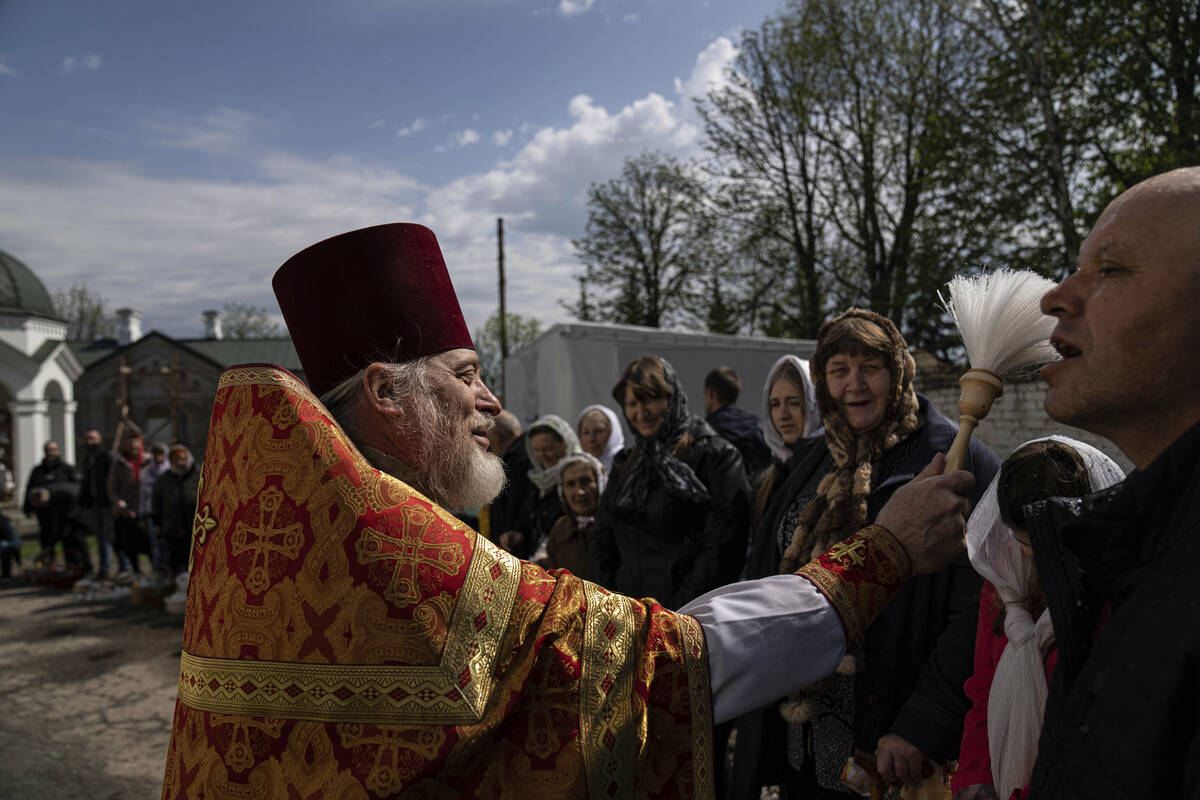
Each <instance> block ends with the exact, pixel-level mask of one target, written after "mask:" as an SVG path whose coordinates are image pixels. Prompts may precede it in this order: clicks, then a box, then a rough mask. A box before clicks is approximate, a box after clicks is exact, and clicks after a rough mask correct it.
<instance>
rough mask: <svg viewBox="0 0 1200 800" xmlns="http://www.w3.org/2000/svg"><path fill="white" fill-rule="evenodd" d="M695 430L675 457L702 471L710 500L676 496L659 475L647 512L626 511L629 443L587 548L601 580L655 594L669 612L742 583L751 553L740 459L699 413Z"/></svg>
mask: <svg viewBox="0 0 1200 800" xmlns="http://www.w3.org/2000/svg"><path fill="white" fill-rule="evenodd" d="M691 430H692V433H693V437H694V439H693V441H692V443H691V446H690V447H689V448H688V451H687V452H686V453H680V454H678V455H677V457H678V458H679V459H680V460H681V461H683V462H684V463H686V464H687V465H688V466H690V467H691V468H692V471H693V472H695V473H696V477H697V478H699V479H700V482H701V483H703V484H704V486H705V487H706V488H707V489H708V491H709V494H710V495H711V496H712V499H711V502H710V503H709V504H706V505H699V504H695V503H690V502H687V501H685V500H680V499H678V498H674V497H671V496H669V495H668V494H667V491H666V489H665V488H664V487H663V485H662V484H661V483H660V482H659V479H658V476H657V475H653V476H652V477H651V482H650V491H649V494H648V496H647V498H646V507H645V509H644V510H643V511H642V512H641V513H640V514H633V515H626V514H622V513H621V512H619V511H618V510H617V508H616V501H617V496H618V495H619V494H620V493H621V487H622V485H623V484H624V482H625V481H624V479H625V474H624V473H625V467H626V465H627V464H628V463H631V462H630V461H629V460H630V458H632V456H633V453H634V450H633V449H632V448H626V449H625V450H622V451H621V452H620V453H618V454H617V457H616V458H615V459H614V460H613V468H612V473H611V478H610V480H609V482H608V486H607V487H605V490H604V496H603V497H602V498H601V499H600V510H599V512H598V513H597V517H596V524H595V527H594V528H593V529H592V539H591V542H590V546H589V550H588V557H589V562H590V565H591V574H592V578H593V580H595V581H596V582H597V583H599V584H601V585H602V586H605V587H607V588H609V589H612V590H614V591H617V592H621V593H622V594H627V595H630V596H631V597H653V598H654V599H656V600H658V602H660V603H662V604H663V605H664V606H666V607H667V608H671V609H676V608H679V607H680V606H682V605H683V604H684V603H686V602H688V601H689V600H692V599H694V598H696V597H699V596H700V595H702V594H704V593H705V592H707V591H709V590H710V589H715V588H717V587H718V586H723V585H724V584H726V583H731V582H733V581H736V580H737V578H738V575H739V573H740V572H741V570H742V564H743V563H744V561H745V555H746V527H747V525H748V520H749V516H750V500H749V489H748V488H747V486H746V473H745V472H744V470H743V469H742V457H741V456H740V455H738V451H737V450H736V449H734V447H733V445H731V444H730V443H729V442H727V441H725V440H724V439H722V438H721V437H720V436H718V435H717V434H716V432H715V431H713V429H712V428H710V427H709V426H708V425H707V424H705V423H704V421H703V420H700V419H697V418H693V424H692V426H691Z"/></svg>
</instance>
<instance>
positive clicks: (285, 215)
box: [0, 0, 778, 336]
mask: <svg viewBox="0 0 1200 800" xmlns="http://www.w3.org/2000/svg"><path fill="white" fill-rule="evenodd" d="M777 9H778V0H769V1H767V0H762V1H760V0H722V1H721V2H716V1H715V0H714V1H713V2H700V1H699V0H338V2H332V1H327V2H311V1H310V0H286V1H285V0H250V1H249V2H247V1H246V0H241V2H226V1H225V0H206V2H202V3H196V2H177V1H175V0H154V1H151V0H112V2H103V3H98V2H94V1H84V0H19V1H17V2H14V1H13V0H0V107H2V108H3V109H4V125H2V126H0V249H3V250H6V251H8V252H9V253H11V254H12V255H14V256H16V257H17V258H19V259H21V260H22V261H24V262H25V263H26V264H28V265H29V266H30V267H32V268H33V270H34V271H35V272H36V273H38V275H39V276H40V277H41V278H42V280H43V281H44V282H45V283H46V284H47V286H48V287H49V288H50V289H51V290H53V289H54V288H57V287H60V286H67V285H70V284H72V283H75V282H80V281H82V282H84V283H86V284H87V285H88V286H90V287H91V288H92V289H94V290H96V291H98V292H100V293H101V294H102V295H103V296H104V297H105V298H106V299H107V300H108V301H109V302H110V304H111V305H112V306H113V307H120V306H130V307H133V308H136V309H137V310H139V311H140V312H141V313H142V314H143V328H144V330H150V329H155V328H157V329H158V330H161V331H164V332H166V333H168V334H171V335H176V336H197V335H200V332H201V311H203V310H204V309H207V308H220V307H221V306H222V305H223V304H224V303H226V302H229V301H238V302H249V303H252V304H255V305H260V306H267V307H268V308H270V309H271V311H272V313H276V314H277V307H276V305H275V301H274V297H273V296H272V295H271V292H270V277H271V275H272V274H273V272H274V270H275V269H276V268H277V267H278V266H279V264H281V263H282V262H283V261H284V260H286V259H287V258H288V257H289V256H290V255H291V254H292V253H294V252H296V251H297V250H300V249H301V248H303V247H305V246H307V245H309V244H312V243H313V242H316V241H318V240H320V239H322V238H325V237H326V236H330V235H333V234H337V233H340V232H343V231H346V230H351V229H354V228H358V227H363V226H366V225H374V224H379V223H382V222H389V221H415V222H421V223H424V224H426V225H429V226H430V227H431V228H433V230H434V231H435V232H436V233H437V235H438V238H439V240H440V242H441V245H442V250H443V253H444V254H445V256H446V261H447V263H448V264H449V265H450V272H451V277H452V278H453V280H454V283H455V285H456V287H457V289H458V292H459V297H460V300H461V302H462V305H463V310H464V312H465V313H466V315H467V319H468V322H469V323H470V325H471V327H472V329H474V328H475V327H477V326H479V325H481V324H482V323H483V320H484V319H485V318H486V317H487V315H488V314H489V313H491V312H492V311H493V310H495V308H496V306H497V299H496V277H495V256H496V238H495V228H496V222H495V220H496V217H497V216H503V217H505V228H506V236H505V240H506V246H507V247H506V258H507V266H508V273H509V274H508V286H509V308H510V309H512V310H514V311H517V312H519V313H522V314H527V315H532V316H535V317H538V318H540V319H542V320H543V322H544V323H546V324H549V323H552V322H554V321H558V320H562V319H565V317H566V314H565V312H564V311H563V310H562V308H561V307H560V306H559V304H558V301H559V300H563V299H565V300H573V299H574V298H575V295H576V283H575V280H574V277H573V276H574V275H575V274H576V273H577V272H578V271H579V269H580V266H579V264H578V262H577V261H576V259H575V257H574V254H573V251H572V248H571V245H570V239H571V238H572V237H577V236H579V235H580V234H581V233H582V232H583V224H584V220H585V218H586V211H585V197H586V191H587V187H588V185H589V184H590V183H591V182H592V181H601V180H607V179H608V178H611V177H614V176H615V175H616V174H617V173H618V171H619V170H620V166H621V162H622V160H623V159H624V158H625V157H627V156H630V155H635V154H637V153H638V152H641V151H642V150H644V149H648V148H649V149H659V150H663V151H666V152H670V153H673V154H676V155H678V156H681V157H684V158H686V157H688V156H691V155H694V154H696V153H697V152H698V148H699V143H700V136H701V132H700V129H699V123H698V120H697V119H696V116H695V112H694V109H693V106H692V102H691V100H690V98H691V97H693V96H696V95H698V94H702V93H703V92H704V90H705V87H706V86H709V85H711V84H712V82H713V81H719V80H720V78H721V74H722V70H723V68H724V66H725V65H726V64H727V63H729V61H730V59H732V58H733V57H734V56H735V55H736V43H737V39H738V35H739V33H740V31H742V30H744V29H746V28H754V27H757V26H758V25H759V24H760V23H761V22H762V21H763V19H765V18H766V17H767V16H768V15H770V14H772V13H775V12H776V11H777Z"/></svg>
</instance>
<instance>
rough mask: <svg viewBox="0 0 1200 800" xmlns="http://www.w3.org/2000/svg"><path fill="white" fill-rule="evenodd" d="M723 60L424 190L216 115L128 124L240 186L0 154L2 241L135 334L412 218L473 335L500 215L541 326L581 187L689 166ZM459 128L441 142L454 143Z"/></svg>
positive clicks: (267, 297)
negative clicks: (304, 251) (655, 161)
mask: <svg viewBox="0 0 1200 800" xmlns="http://www.w3.org/2000/svg"><path fill="white" fill-rule="evenodd" d="M733 54H734V51H733V48H732V46H731V45H730V44H729V42H728V40H724V41H723V40H721V39H718V40H716V41H715V42H713V44H712V45H711V46H710V47H708V48H707V49H705V51H704V52H703V53H701V54H700V56H699V57H698V58H697V59H696V63H695V65H694V67H693V70H692V74H691V75H690V76H688V78H687V79H686V80H681V81H680V82H679V83H678V85H677V86H676V87H675V88H676V89H677V91H679V93H680V94H679V95H678V96H676V97H674V98H667V97H665V96H664V95H662V94H659V93H654V92H650V93H647V94H646V95H645V96H643V97H641V98H639V99H636V100H634V101H632V102H630V103H628V104H626V105H624V106H621V107H614V108H612V109H608V108H605V107H603V106H601V105H599V104H597V103H596V101H595V100H593V99H592V98H591V97H589V96H587V95H583V94H580V95H577V96H575V97H573V98H571V99H570V101H569V102H568V103H567V112H568V114H569V121H568V123H567V124H566V125H564V126H561V127H551V126H545V127H541V128H536V127H535V126H531V125H529V124H528V123H525V124H522V125H520V126H517V128H516V131H517V134H518V135H519V141H520V144H519V145H518V146H517V147H516V152H515V153H511V154H510V153H509V152H508V151H505V153H504V156H503V159H504V160H500V161H497V162H496V164H495V166H494V167H492V168H491V169H489V170H486V171H484V172H480V173H476V174H470V175H465V176H462V177H459V178H457V179H454V180H449V181H446V182H444V183H441V184H439V185H434V186H430V185H426V184H424V183H422V182H420V181H418V180H416V179H414V178H413V177H412V176H410V175H406V174H405V173H403V172H400V171H398V170H396V169H394V168H393V167H391V166H390V165H388V164H386V163H385V162H381V161H371V160H366V159H363V158H358V157H355V156H352V155H345V154H334V155H330V156H328V157H324V158H310V157H306V156H303V155H299V154H296V153H291V152H287V151H284V150H282V149H280V148H279V147H278V146H273V139H272V137H273V135H275V134H277V133H278V132H279V131H280V130H281V129H283V128H285V126H286V121H285V120H279V119H271V118H268V117H264V116H261V115H255V114H251V113H248V112H244V111H239V110H236V109H229V108H219V109H215V110H213V111H212V112H210V113H208V114H206V115H203V116H201V117H198V118H191V117H184V116H181V115H170V114H159V115H155V116H154V117H152V118H148V119H144V120H142V121H141V129H142V130H143V132H144V133H147V134H148V135H149V136H150V137H151V138H152V140H153V142H154V143H156V144H158V145H160V146H166V147H174V148H189V149H193V150H199V151H203V152H207V153H214V154H220V155H221V157H223V158H226V159H229V160H230V161H232V162H233V163H235V164H240V165H242V166H243V167H244V169H243V170H242V172H243V173H244V174H246V175H248V176H249V177H244V178H240V179H239V180H237V181H226V180H223V179H221V180H195V179H190V178H180V177H172V176H163V175H160V174H151V173H149V172H146V171H144V170H142V169H141V168H140V167H138V166H137V165H136V162H134V163H116V162H100V161H82V160H64V161H59V162H53V163H47V162H38V164H37V165H36V169H34V168H33V167H31V162H29V161H28V160H24V159H21V160H18V159H2V158H0V242H2V243H3V244H2V245H0V246H2V247H3V248H4V249H5V250H7V251H8V252H11V253H12V254H13V255H15V256H16V257H17V258H20V259H22V260H23V261H25V262H26V263H28V264H29V265H30V267H31V268H33V269H34V271H35V272H37V273H39V274H40V275H41V277H42V278H43V279H44V280H45V282H46V283H47V284H48V285H49V286H50V287H51V288H54V287H56V286H63V285H69V284H70V283H72V282H74V281H79V280H82V281H85V282H87V283H88V284H89V285H91V286H92V288H94V289H95V290H97V291H99V292H101V293H102V294H103V295H104V296H105V297H107V298H108V299H109V301H110V302H111V303H113V304H114V305H115V304H120V305H126V304H127V305H132V306H134V307H135V308H138V310H140V311H142V313H143V314H144V315H145V322H144V327H145V329H146V330H149V329H151V328H158V329H160V330H164V331H165V332H167V333H171V334H174V335H181V336H192V335H197V334H198V333H199V330H200V312H201V311H202V310H203V309H205V308H214V307H216V308H219V307H220V306H221V305H222V304H223V303H224V302H226V301H230V300H237V301H240V302H249V303H253V304H255V305H262V306H266V307H268V308H271V309H274V308H275V301H274V298H273V296H272V294H271V292H270V277H271V275H272V274H273V273H274V270H275V269H276V268H277V266H278V265H279V264H281V263H283V261H284V260H286V259H287V258H288V257H289V256H291V255H292V254H293V253H295V252H296V251H298V250H300V249H301V248H303V247H305V246H307V245H309V244H312V243H313V242H316V241H319V240H320V239H322V238H324V237H326V236H330V235H333V234H336V233H340V232H342V231H346V230H351V229H354V228H357V227H363V226H366V225H375V224H379V223H382V222H388V221H413V222H420V223H422V224H426V225H428V226H430V227H431V228H432V229H433V230H434V231H436V232H437V235H438V240H439V242H440V243H441V246H442V250H443V252H444V254H445V256H446V261H447V263H448V264H449V265H450V269H451V275H452V276H453V279H454V284H455V287H456V288H457V290H458V293H459V296H460V301H461V303H462V306H463V311H464V313H465V314H466V316H467V319H468V322H469V324H470V326H471V328H472V330H474V329H475V327H477V326H479V325H481V324H483V322H484V320H486V318H487V317H488V315H489V314H491V313H492V312H493V311H494V310H495V307H496V296H495V292H496V278H495V260H496V234H495V231H496V218H497V217H504V219H505V223H506V224H505V244H506V250H507V252H506V257H507V263H508V286H509V307H510V308H511V309H512V310H513V311H515V312H517V313H521V314H526V315H531V316H535V317H538V318H540V319H542V320H543V321H545V322H546V323H548V324H549V323H552V322H554V321H556V320H561V319H564V318H565V316H566V312H565V311H563V310H562V309H561V308H560V306H559V305H558V301H560V300H567V301H571V300H574V299H575V297H576V293H577V285H576V282H575V280H574V277H573V276H574V274H575V273H577V272H578V271H579V269H580V267H579V264H578V262H577V261H576V259H575V257H574V254H573V250H572V247H571V244H570V240H571V238H573V237H578V236H579V235H580V233H581V232H582V230H583V224H584V221H585V219H586V197H587V190H588V187H589V185H590V184H591V183H593V182H597V181H603V180H608V179H610V178H612V177H614V176H615V175H616V174H617V173H618V172H619V170H620V168H621V162H622V160H623V159H625V158H626V157H629V156H633V155H636V154H638V153H640V152H642V151H643V150H662V151H665V152H668V153H671V154H674V155H676V156H678V157H680V158H684V159H686V158H688V157H691V156H693V155H697V154H699V152H700V131H699V126H698V125H697V124H696V123H695V121H694V118H693V116H692V111H691V108H690V107H691V103H690V101H688V100H687V99H686V98H687V97H688V96H689V95H688V94H686V92H688V91H691V90H692V89H691V88H689V87H698V86H708V85H710V84H711V81H712V80H713V79H714V76H716V75H719V73H720V71H719V69H716V67H717V66H718V65H722V64H724V63H727V61H728V59H729V58H732V57H733ZM419 119H421V118H419ZM425 124H426V123H425V122H424V121H422V123H421V125H419V126H417V123H416V121H414V123H413V124H412V125H410V126H409V127H410V128H412V127H414V126H417V127H424V125H425ZM468 130H472V129H468ZM473 132H474V139H473V141H474V142H477V141H479V137H480V134H479V133H478V132H477V131H473ZM465 133H466V131H459V132H458V133H457V134H456V135H455V138H453V139H451V140H448V141H447V142H446V143H445V144H443V145H442V147H443V148H448V147H453V146H460V145H458V144H457V142H458V139H460V138H463V136H464V134H465ZM498 133H499V134H504V136H506V137H507V136H510V135H513V134H511V133H510V132H509V131H496V132H493V134H492V140H493V142H496V141H497V138H496V135H497V134H498ZM465 138H467V139H469V138H471V137H465ZM507 141H508V142H509V143H510V144H511V143H512V140H511V139H508V140H507ZM472 143H473V142H472ZM34 174H36V175H37V177H36V178H35V177H30V176H31V175H34ZM68 230H69V235H68V234H67V233H65V232H64V231H68Z"/></svg>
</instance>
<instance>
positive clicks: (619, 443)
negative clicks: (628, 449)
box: [575, 403, 625, 474]
mask: <svg viewBox="0 0 1200 800" xmlns="http://www.w3.org/2000/svg"><path fill="white" fill-rule="evenodd" d="M589 411H599V412H601V413H603V414H604V416H606V417H608V425H609V428H611V430H610V431H609V434H608V441H607V442H605V443H604V452H603V453H601V454H600V463H601V464H602V465H603V466H604V472H605V474H607V473H608V471H609V470H611V469H612V462H613V458H615V457H616V455H617V453H619V452H621V448H623V447H624V446H625V432H624V431H622V430H621V420H620V419H618V417H617V413H616V412H615V411H613V410H612V409H611V408H609V407H608V406H603V405H600V404H598V403H597V404H596V405H592V406H588V407H587V408H585V409H584V410H583V411H580V412H579V416H578V417H576V418H575V429H576V430H579V423H581V422H583V418H584V416H585V415H586V414H587V413H588V412H589Z"/></svg>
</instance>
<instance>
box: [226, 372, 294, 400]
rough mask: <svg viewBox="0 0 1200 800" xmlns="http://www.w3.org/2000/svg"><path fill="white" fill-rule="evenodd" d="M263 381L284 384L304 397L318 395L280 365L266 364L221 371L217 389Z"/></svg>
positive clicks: (283, 385)
mask: <svg viewBox="0 0 1200 800" xmlns="http://www.w3.org/2000/svg"><path fill="white" fill-rule="evenodd" d="M262 383H266V384H271V385H274V386H282V387H283V388H285V389H290V390H291V391H293V392H295V393H297V394H299V395H300V396H302V397H312V398H315V397H316V395H314V394H313V393H312V389H309V388H308V387H307V386H305V385H304V382H303V381H302V380H300V379H299V378H297V377H296V376H295V375H292V374H291V373H289V372H285V371H284V370H282V369H280V368H279V367H266V366H263V367H234V368H233V369H227V370H225V371H224V372H222V373H221V379H220V381H218V382H217V391H220V390H222V389H224V388H226V387H227V386H248V385H250V384H262Z"/></svg>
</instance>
